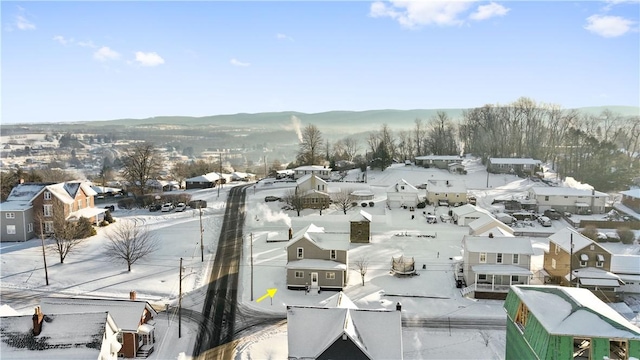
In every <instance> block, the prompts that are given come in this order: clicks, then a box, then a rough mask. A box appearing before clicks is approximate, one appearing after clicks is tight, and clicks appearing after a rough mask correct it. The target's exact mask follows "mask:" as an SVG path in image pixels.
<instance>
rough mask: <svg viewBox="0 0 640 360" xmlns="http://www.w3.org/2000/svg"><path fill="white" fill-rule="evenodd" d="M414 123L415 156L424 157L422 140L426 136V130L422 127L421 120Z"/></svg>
mask: <svg viewBox="0 0 640 360" xmlns="http://www.w3.org/2000/svg"><path fill="white" fill-rule="evenodd" d="M415 123H416V127H415V130H414V132H413V134H414V135H415V141H414V143H415V150H416V156H420V155H425V154H422V152H423V151H424V138H425V136H426V130H425V128H424V126H423V125H422V119H416V120H415Z"/></svg>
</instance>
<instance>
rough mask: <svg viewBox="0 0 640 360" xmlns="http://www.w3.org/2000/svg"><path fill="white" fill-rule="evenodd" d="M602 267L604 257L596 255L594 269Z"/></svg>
mask: <svg viewBox="0 0 640 360" xmlns="http://www.w3.org/2000/svg"><path fill="white" fill-rule="evenodd" d="M603 266H604V255H602V254H598V255H596V267H603Z"/></svg>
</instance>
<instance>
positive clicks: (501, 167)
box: [487, 158, 542, 176]
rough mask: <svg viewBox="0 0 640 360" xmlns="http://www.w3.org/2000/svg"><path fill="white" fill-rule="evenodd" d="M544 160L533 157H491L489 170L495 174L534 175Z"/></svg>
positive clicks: (488, 161) (488, 165)
mask: <svg viewBox="0 0 640 360" xmlns="http://www.w3.org/2000/svg"><path fill="white" fill-rule="evenodd" d="M540 164H542V161H540V160H535V159H532V158H489V159H488V160H487V171H489V172H490V173H493V174H514V175H529V176H530V175H533V174H534V172H535V171H536V168H537V167H538V166H540Z"/></svg>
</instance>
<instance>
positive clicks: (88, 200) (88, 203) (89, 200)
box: [85, 198, 91, 207]
mask: <svg viewBox="0 0 640 360" xmlns="http://www.w3.org/2000/svg"><path fill="white" fill-rule="evenodd" d="M86 203H87V205H86V206H85V207H89V206H91V198H87V201H86Z"/></svg>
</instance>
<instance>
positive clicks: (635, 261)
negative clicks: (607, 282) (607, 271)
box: [611, 254, 640, 275]
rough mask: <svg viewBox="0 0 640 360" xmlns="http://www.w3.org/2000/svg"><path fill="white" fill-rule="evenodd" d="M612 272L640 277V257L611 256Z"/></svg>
mask: <svg viewBox="0 0 640 360" xmlns="http://www.w3.org/2000/svg"><path fill="white" fill-rule="evenodd" d="M611 272H612V273H616V274H634V275H640V255H618V254H615V255H613V256H611Z"/></svg>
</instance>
